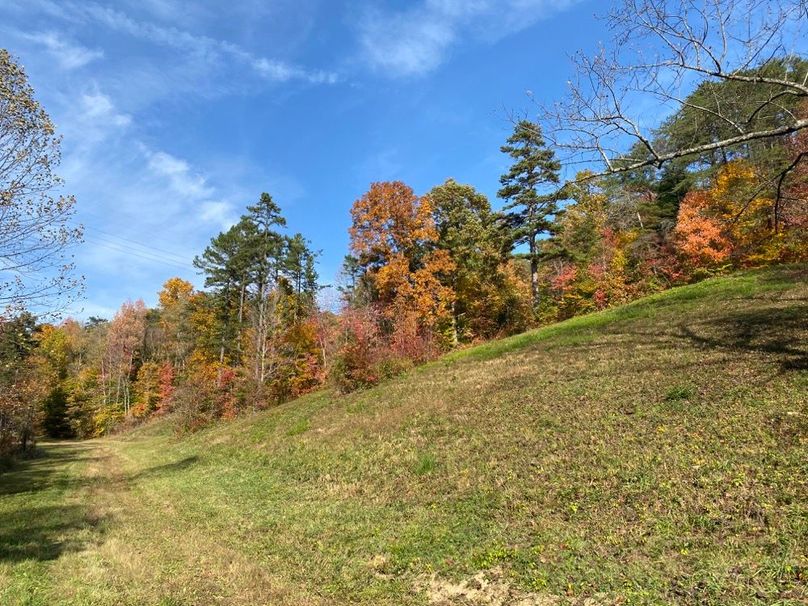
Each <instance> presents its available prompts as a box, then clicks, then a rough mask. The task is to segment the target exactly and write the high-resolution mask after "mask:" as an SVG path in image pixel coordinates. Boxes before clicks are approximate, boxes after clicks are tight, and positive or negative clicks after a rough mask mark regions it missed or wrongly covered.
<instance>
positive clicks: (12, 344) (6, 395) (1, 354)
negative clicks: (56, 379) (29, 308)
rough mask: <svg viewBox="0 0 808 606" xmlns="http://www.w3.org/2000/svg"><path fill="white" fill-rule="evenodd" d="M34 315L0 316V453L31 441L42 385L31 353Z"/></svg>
mask: <svg viewBox="0 0 808 606" xmlns="http://www.w3.org/2000/svg"><path fill="white" fill-rule="evenodd" d="M35 348H36V319H35V318H34V316H32V315H31V314H30V313H22V314H20V315H18V316H16V317H14V318H11V319H0V455H1V454H8V453H11V452H14V451H16V450H17V449H20V450H26V449H27V448H28V447H29V446H31V445H32V444H33V441H34V437H35V434H36V430H37V426H38V421H39V410H38V403H39V401H40V400H41V398H42V397H43V396H44V395H45V389H43V386H42V384H41V382H40V381H39V380H38V378H39V377H38V376H37V373H36V370H37V369H36V365H35V364H34V362H33V354H34V351H35Z"/></svg>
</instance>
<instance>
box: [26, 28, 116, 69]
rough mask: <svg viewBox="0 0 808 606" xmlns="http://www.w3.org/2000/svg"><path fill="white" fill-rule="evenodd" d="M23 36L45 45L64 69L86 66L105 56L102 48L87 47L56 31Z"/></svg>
mask: <svg viewBox="0 0 808 606" xmlns="http://www.w3.org/2000/svg"><path fill="white" fill-rule="evenodd" d="M23 37H24V38H25V39H27V40H30V41H31V42H35V43H37V44H41V45H42V46H44V47H45V48H46V49H47V51H48V52H49V53H50V54H51V55H52V56H53V57H55V58H56V61H57V62H58V63H59V65H60V67H62V68H64V69H77V68H80V67H84V66H85V65H87V64H88V63H91V62H92V61H95V60H96V59H100V58H102V57H103V56H104V52H103V51H102V50H99V49H91V48H86V47H84V46H81V45H79V44H75V43H73V42H70V41H69V40H67V39H66V38H64V36H60V35H59V34H56V33H54V32H43V33H37V34H25V35H24V36H23Z"/></svg>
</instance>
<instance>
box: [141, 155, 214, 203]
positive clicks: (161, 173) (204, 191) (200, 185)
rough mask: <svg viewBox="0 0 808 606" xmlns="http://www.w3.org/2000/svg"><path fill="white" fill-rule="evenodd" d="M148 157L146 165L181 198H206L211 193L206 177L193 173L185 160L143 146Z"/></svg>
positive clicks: (211, 189)
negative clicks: (151, 150)
mask: <svg viewBox="0 0 808 606" xmlns="http://www.w3.org/2000/svg"><path fill="white" fill-rule="evenodd" d="M144 152H145V153H146V154H147V157H148V166H149V169H151V171H152V172H153V173H154V174H155V175H156V176H157V177H160V178H164V179H165V180H166V181H167V182H168V184H169V186H170V187H171V189H172V190H173V191H174V193H176V194H178V195H180V196H182V197H183V198H192V199H198V198H208V197H210V196H212V195H213V188H212V187H210V186H209V185H208V184H207V181H206V179H205V178H204V177H203V176H201V175H199V174H196V173H194V172H193V171H192V170H191V167H190V166H189V165H188V163H187V162H186V161H185V160H181V159H180V158H176V157H174V156H172V155H171V154H168V153H166V152H163V151H158V152H150V151H148V150H147V149H145V148H144Z"/></svg>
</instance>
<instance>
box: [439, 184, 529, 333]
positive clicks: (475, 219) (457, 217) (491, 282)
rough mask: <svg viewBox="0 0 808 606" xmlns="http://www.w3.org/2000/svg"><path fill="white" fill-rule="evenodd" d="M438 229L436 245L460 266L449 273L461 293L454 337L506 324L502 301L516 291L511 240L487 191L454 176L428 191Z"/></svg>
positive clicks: (455, 305) (454, 314) (455, 304)
mask: <svg viewBox="0 0 808 606" xmlns="http://www.w3.org/2000/svg"><path fill="white" fill-rule="evenodd" d="M428 197H429V200H430V204H431V206H432V214H433V219H434V222H435V228H436V231H437V235H438V237H437V241H436V246H437V248H438V249H440V250H444V251H446V253H447V254H448V255H449V257H450V259H451V261H452V263H454V266H455V269H454V271H452V272H449V273H447V274H445V277H444V279H445V280H446V285H447V286H449V287H450V288H451V289H452V291H453V292H454V293H455V297H454V298H453V300H452V304H451V327H450V331H451V341H452V344H453V345H457V344H458V343H459V342H460V341H461V340H468V339H471V338H474V337H477V338H480V337H490V336H492V335H493V334H496V333H497V332H498V331H499V330H502V329H506V330H507V327H506V326H505V322H504V314H503V311H504V310H503V309H502V307H503V306H504V305H510V304H511V303H512V302H511V301H510V300H509V296H512V295H513V284H511V282H510V280H509V277H508V274H507V272H505V271H503V266H504V265H505V263H506V251H505V250H504V248H505V242H504V241H503V238H502V234H501V231H500V229H499V226H498V224H497V221H496V215H495V213H494V212H493V211H492V210H491V205H490V203H489V202H488V198H486V197H485V196H484V195H483V194H481V193H480V192H478V191H477V190H476V189H474V188H473V187H472V186H470V185H461V184H460V183H457V182H456V181H455V180H454V179H448V180H447V181H446V182H445V183H443V184H442V185H438V186H437V187H434V188H432V190H431V191H430V192H429V194H428Z"/></svg>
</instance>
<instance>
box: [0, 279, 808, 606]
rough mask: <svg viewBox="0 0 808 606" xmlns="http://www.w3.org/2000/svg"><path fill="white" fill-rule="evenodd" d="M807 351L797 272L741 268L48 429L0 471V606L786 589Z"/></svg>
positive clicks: (771, 595)
mask: <svg viewBox="0 0 808 606" xmlns="http://www.w3.org/2000/svg"><path fill="white" fill-rule="evenodd" d="M806 343H808V285H807V284H806V275H805V268H795V267H791V268H785V269H780V270H769V271H757V272H749V273H745V274H740V275H737V276H733V277H729V278H721V279H716V280H711V281H708V282H704V283H701V284H697V285H694V286H689V287H685V288H679V289H675V290H672V291H669V292H667V293H663V294H661V295H657V296H654V297H651V298H649V299H645V300H642V301H639V302H636V303H633V304H631V305H628V306H625V307H621V308H616V309H614V310H610V311H607V312H604V313H600V314H593V315H590V316H585V317H582V318H576V319H573V320H571V321H568V322H565V323H562V324H559V325H555V326H551V327H547V328H545V329H541V330H539V331H533V332H531V333H526V334H525V335H519V336H517V337H513V338H511V339H506V340H503V341H498V342H495V343H491V344H489V345H485V346H482V347H479V348H475V349H471V350H467V351H463V352H459V353H455V354H453V355H451V356H448V357H446V358H444V359H442V360H440V361H438V362H435V363H433V364H430V365H427V366H425V367H422V368H419V369H416V370H415V371H413V372H411V373H409V374H408V375H407V376H404V377H401V378H399V379H397V380H394V381H391V382H389V383H386V384H385V385H382V386H379V387H378V388H376V389H372V390H368V391H365V392H362V393H358V394H353V395H351V396H348V397H343V398H340V397H337V396H335V395H334V394H332V393H330V392H327V391H324V392H320V393H317V394H313V395H311V396H307V397H305V398H302V399H300V400H298V401H295V402H290V403H288V404H286V405H283V406H280V407H278V408H275V409H273V410H270V411H266V412H262V413H257V414H255V415H252V416H249V417H245V418H241V419H238V420H236V421H234V422H230V423H227V424H223V425H220V426H217V427H214V428H211V429H208V430H205V431H202V432H199V433H197V434H195V435H193V436H190V437H186V438H177V437H175V436H174V435H173V434H172V432H171V428H170V425H169V423H168V422H167V421H161V422H158V423H155V424H152V425H149V426H146V427H144V428H142V429H140V430H138V431H136V432H133V433H131V434H128V435H125V436H119V437H116V438H111V439H104V440H96V441H89V442H84V443H50V444H45V445H43V456H41V457H40V458H37V459H33V460H30V461H24V462H21V463H19V464H18V465H17V466H16V467H14V468H13V469H12V470H11V471H7V472H4V473H2V475H0V604H3V605H6V604H9V605H12V604H43V605H51V604H99V605H118V604H164V605H169V604H173V605H180V604H183V605H185V604H245V605H246V604H281V605H284V604H289V605H293V604H294V605H297V604H300V605H305V604H429V603H434V604H473V603H487V604H507V603H517V602H518V600H522V601H521V602H518V603H520V604H522V605H523V606H527V605H530V604H541V605H547V604H579V603H580V604H583V603H585V602H584V601H583V600H584V599H589V600H590V601H589V602H586V603H589V604H693V605H696V604H699V605H702V604H780V605H797V604H805V603H806V602H808V374H807V372H808V349H806ZM479 571H486V575H487V576H486V578H487V579H488V581H490V585H488V589H486V588H485V587H482V590H481V591H476V589H475V587H476V588H477V589H480V587H481V585H480V584H479V583H476V584H475V583H473V582H472V583H468V584H467V585H460V584H459V583H461V582H462V581H463V580H464V579H465V580H468V579H470V578H471V577H472V576H473V575H475V574H477V573H478V572H479ZM475 591H476V594H475ZM486 591H488V593H486ZM475 595H477V596H478V597H477V598H475V597H474V596H475ZM480 595H482V598H480V597H479V596H480ZM453 596H454V597H453ZM475 599H477V601H476V602H475ZM485 599H488V600H489V601H488V602H485V601H482V600H485ZM497 600H498V601H497Z"/></svg>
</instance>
